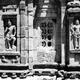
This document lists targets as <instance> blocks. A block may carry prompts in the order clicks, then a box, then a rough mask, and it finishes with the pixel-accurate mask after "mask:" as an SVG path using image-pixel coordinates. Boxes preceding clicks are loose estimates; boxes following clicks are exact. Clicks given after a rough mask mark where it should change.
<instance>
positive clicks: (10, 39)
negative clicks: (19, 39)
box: [5, 20, 16, 49]
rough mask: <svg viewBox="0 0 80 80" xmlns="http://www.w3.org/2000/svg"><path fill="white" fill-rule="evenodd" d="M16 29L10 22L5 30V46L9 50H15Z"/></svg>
mask: <svg viewBox="0 0 80 80" xmlns="http://www.w3.org/2000/svg"><path fill="white" fill-rule="evenodd" d="M15 35H16V27H15V26H14V25H12V23H11V21H10V20H9V21H8V26H7V27H6V30H5V46H6V48H7V49H13V48H14V43H15V40H16V38H15Z"/></svg>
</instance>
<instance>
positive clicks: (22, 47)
mask: <svg viewBox="0 0 80 80" xmlns="http://www.w3.org/2000/svg"><path fill="white" fill-rule="evenodd" d="M25 11H26V6H25V1H21V2H20V51H21V63H22V64H26V63H27V56H28V50H27V48H28V47H27V45H28V39H27V40H26V37H28V35H27V34H28V33H26V32H28V31H26V30H27V29H26V28H27V24H26V23H27V21H26V19H27V14H26V12H25Z"/></svg>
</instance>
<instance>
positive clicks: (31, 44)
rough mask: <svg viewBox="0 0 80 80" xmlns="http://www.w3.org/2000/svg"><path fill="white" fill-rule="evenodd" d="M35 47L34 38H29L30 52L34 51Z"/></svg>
mask: <svg viewBox="0 0 80 80" xmlns="http://www.w3.org/2000/svg"><path fill="white" fill-rule="evenodd" d="M33 48H34V45H33V38H29V50H33Z"/></svg>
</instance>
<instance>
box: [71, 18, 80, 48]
mask: <svg viewBox="0 0 80 80" xmlns="http://www.w3.org/2000/svg"><path fill="white" fill-rule="evenodd" d="M71 38H72V40H73V46H74V49H79V48H80V46H79V44H80V40H79V39H80V23H79V20H78V19H77V20H76V21H75V25H72V26H71Z"/></svg>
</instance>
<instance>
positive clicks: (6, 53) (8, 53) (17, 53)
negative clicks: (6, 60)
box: [0, 51, 20, 56]
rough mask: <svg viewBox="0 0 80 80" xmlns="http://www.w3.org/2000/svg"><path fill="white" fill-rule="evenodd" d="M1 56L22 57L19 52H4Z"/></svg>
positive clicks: (0, 53)
mask: <svg viewBox="0 0 80 80" xmlns="http://www.w3.org/2000/svg"><path fill="white" fill-rule="evenodd" d="M0 55H4V56H5V55H8V56H9V55H13V56H15V55H20V52H18V51H2V52H0Z"/></svg>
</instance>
